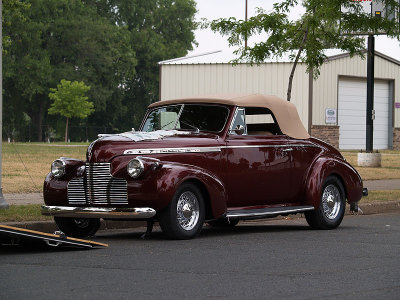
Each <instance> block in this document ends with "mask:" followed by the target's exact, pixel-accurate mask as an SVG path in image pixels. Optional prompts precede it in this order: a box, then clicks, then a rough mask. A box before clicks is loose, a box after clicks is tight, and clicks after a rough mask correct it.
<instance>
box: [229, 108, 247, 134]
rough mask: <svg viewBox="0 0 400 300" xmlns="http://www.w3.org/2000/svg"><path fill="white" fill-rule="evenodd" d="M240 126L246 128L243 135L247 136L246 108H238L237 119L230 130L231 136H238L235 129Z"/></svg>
mask: <svg viewBox="0 0 400 300" xmlns="http://www.w3.org/2000/svg"><path fill="white" fill-rule="evenodd" d="M239 126H243V128H244V133H243V134H247V130H246V120H245V113H244V108H238V110H237V112H236V116H235V119H234V120H233V122H232V125H231V128H230V132H231V134H236V133H235V129H237V128H238V127H239Z"/></svg>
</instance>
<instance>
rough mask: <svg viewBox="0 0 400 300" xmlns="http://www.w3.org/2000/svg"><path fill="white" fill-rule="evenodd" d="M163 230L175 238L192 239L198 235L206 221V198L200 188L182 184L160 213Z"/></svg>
mask: <svg viewBox="0 0 400 300" xmlns="http://www.w3.org/2000/svg"><path fill="white" fill-rule="evenodd" d="M159 222H160V226H161V229H162V231H163V232H164V233H165V234H166V235H167V236H168V237H170V238H173V239H180V240H182V239H191V238H194V237H195V236H196V235H198V234H199V233H200V231H201V229H202V228H203V223H204V200H203V195H202V193H201V191H200V190H199V188H198V187H197V186H196V185H194V184H192V183H184V184H182V185H181V186H180V187H179V188H178V190H177V191H176V193H175V195H174V197H173V198H172V201H171V203H170V204H169V205H168V207H167V209H165V210H164V211H162V212H161V213H160V215H159Z"/></svg>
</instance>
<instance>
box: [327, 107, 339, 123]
mask: <svg viewBox="0 0 400 300" xmlns="http://www.w3.org/2000/svg"><path fill="white" fill-rule="evenodd" d="M336 119H337V118H336V108H327V109H325V124H336V121H337V120H336Z"/></svg>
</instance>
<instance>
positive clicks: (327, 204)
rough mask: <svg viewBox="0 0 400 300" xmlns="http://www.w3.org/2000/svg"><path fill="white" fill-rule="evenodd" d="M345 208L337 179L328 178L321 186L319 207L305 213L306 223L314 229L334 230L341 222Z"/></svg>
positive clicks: (341, 190) (343, 195)
mask: <svg viewBox="0 0 400 300" xmlns="http://www.w3.org/2000/svg"><path fill="white" fill-rule="evenodd" d="M345 206H346V202H345V193H344V189H343V185H342V184H341V182H340V181H339V179H338V178H337V177H334V176H329V177H328V178H327V179H326V180H325V182H324V184H323V186H322V192H321V199H320V204H319V207H318V208H317V209H316V210H313V211H308V212H305V217H306V220H307V223H308V224H309V225H310V226H311V227H312V228H314V229H334V228H336V227H338V226H339V225H340V223H341V222H342V220H343V216H344V212H345Z"/></svg>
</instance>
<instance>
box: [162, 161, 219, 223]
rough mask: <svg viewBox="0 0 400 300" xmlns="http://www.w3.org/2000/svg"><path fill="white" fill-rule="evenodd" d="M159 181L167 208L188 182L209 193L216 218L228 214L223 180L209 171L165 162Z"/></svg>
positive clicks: (212, 211) (212, 210) (164, 204)
mask: <svg viewBox="0 0 400 300" xmlns="http://www.w3.org/2000/svg"><path fill="white" fill-rule="evenodd" d="M160 172H161V174H160V176H159V177H158V180H157V193H158V196H159V200H160V201H161V203H163V206H164V207H166V206H168V204H169V203H170V201H171V199H172V197H173V196H174V194H175V192H176V190H177V189H178V187H179V186H180V185H181V184H182V183H184V182H186V181H194V182H197V183H198V184H200V185H201V188H202V189H203V190H205V191H206V192H207V194H208V195H205V196H208V197H209V200H210V203H209V204H210V208H211V213H212V215H213V217H214V218H218V217H220V216H222V215H223V214H224V213H225V212H226V209H227V207H226V192H225V186H224V184H223V183H222V182H221V180H220V179H219V178H218V177H217V176H216V175H215V174H212V173H210V172H209V171H207V170H205V169H202V168H199V167H196V166H193V165H188V164H181V163H175V162H163V165H162V168H161V169H160Z"/></svg>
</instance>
